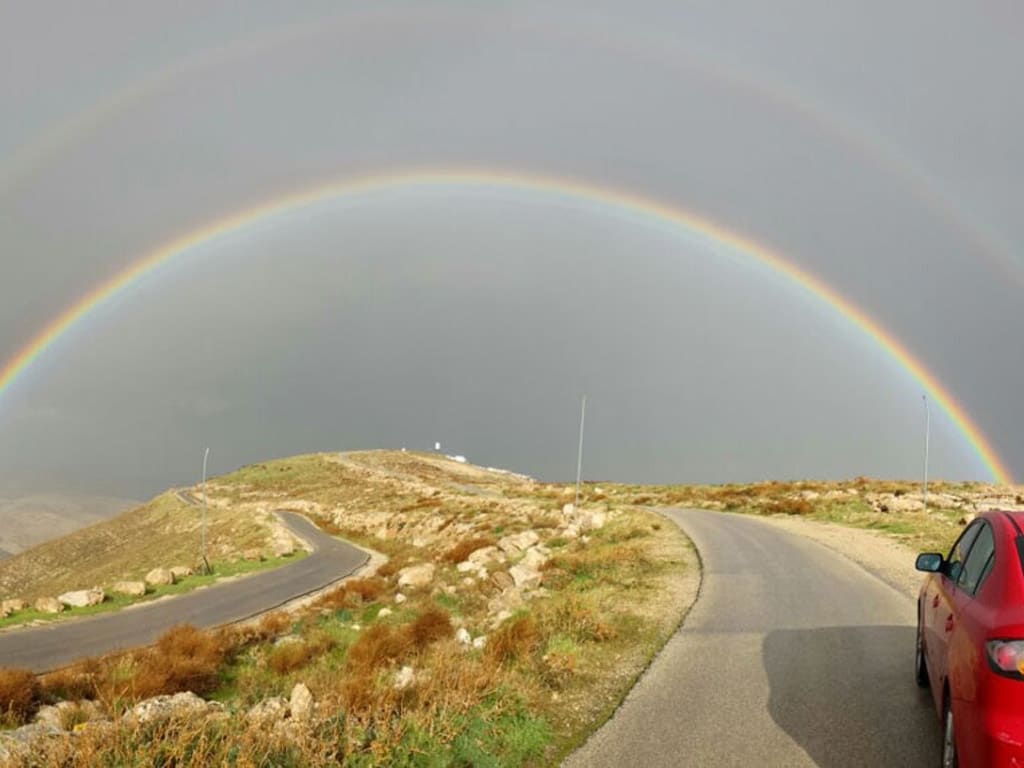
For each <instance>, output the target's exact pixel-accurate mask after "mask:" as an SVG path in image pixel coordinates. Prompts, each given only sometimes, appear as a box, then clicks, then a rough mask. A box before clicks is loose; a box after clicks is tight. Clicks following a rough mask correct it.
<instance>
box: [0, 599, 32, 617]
mask: <svg viewBox="0 0 1024 768" xmlns="http://www.w3.org/2000/svg"><path fill="white" fill-rule="evenodd" d="M26 608H28V601H27V600H22V599H21V598H19V597H12V598H9V599H7V600H4V601H3V602H0V612H2V611H6V612H8V613H17V612H18V611H24V610H25V609H26Z"/></svg>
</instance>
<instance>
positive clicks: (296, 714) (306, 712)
mask: <svg viewBox="0 0 1024 768" xmlns="http://www.w3.org/2000/svg"><path fill="white" fill-rule="evenodd" d="M289 709H290V711H291V714H292V720H296V721H298V722H300V723H305V722H308V721H309V720H310V718H312V717H313V694H312V693H310V691H309V688H307V687H306V684H305V683H296V684H295V687H294V688H292V696H291V702H290V707H289Z"/></svg>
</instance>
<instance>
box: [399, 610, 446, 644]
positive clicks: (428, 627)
mask: <svg viewBox="0 0 1024 768" xmlns="http://www.w3.org/2000/svg"><path fill="white" fill-rule="evenodd" d="M403 629H404V631H405V633H406V634H407V635H408V637H409V642H410V643H411V645H412V647H413V648H415V649H416V650H418V651H422V650H424V649H425V648H426V647H427V646H429V645H431V644H432V643H436V642H437V641H438V640H442V639H444V638H446V637H451V636H452V632H453V629H452V618H451V616H450V615H449V614H448V612H447V611H445V610H442V609H441V608H428V609H427V610H426V611H424V612H423V613H421V614H420V615H419V616H417V617H416V619H415V620H414V621H413V622H412V624H409V625H408V626H406V627H404V628H403Z"/></svg>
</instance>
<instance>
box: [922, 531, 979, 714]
mask: <svg viewBox="0 0 1024 768" xmlns="http://www.w3.org/2000/svg"><path fill="white" fill-rule="evenodd" d="M982 523H983V521H982V520H975V521H974V522H973V523H971V524H970V525H969V526H967V528H966V529H964V532H963V533H961V534H960V538H958V539H957V540H956V543H955V544H953V546H952V548H951V549H950V550H949V554H948V555H947V556H946V562H945V563H944V564H943V566H942V570H941V571H940V572H939V573H937V574H935V577H934V578H933V579H932V580H931V583H930V584H929V586H928V591H927V592H926V594H925V604H924V605H923V606H921V609H922V613H923V617H922V618H923V624H924V637H925V650H926V653H927V657H928V669H929V671H930V672H931V677H932V693H933V694H934V695H936V696H940V695H941V691H942V682H943V681H944V680H945V679H946V675H947V674H948V658H949V648H948V642H949V638H950V633H949V632H948V631H947V630H946V627H947V624H948V623H949V620H950V617H952V615H953V612H954V610H955V605H954V602H953V597H954V592H955V591H956V589H957V586H956V582H957V580H958V579H959V578H960V574H961V572H962V571H963V567H964V561H965V560H966V559H967V554H968V552H970V549H971V545H972V544H973V543H974V539H975V537H976V536H977V535H978V533H979V531H980V530H981V526H982ZM940 706H941V704H940Z"/></svg>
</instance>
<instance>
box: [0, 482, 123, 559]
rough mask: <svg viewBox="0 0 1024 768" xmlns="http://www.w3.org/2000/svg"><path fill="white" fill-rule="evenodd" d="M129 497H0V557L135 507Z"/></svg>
mask: <svg viewBox="0 0 1024 768" xmlns="http://www.w3.org/2000/svg"><path fill="white" fill-rule="evenodd" d="M138 504H139V502H137V501H133V500H131V499H119V498H114V497H109V496H73V495H66V494H59V493H46V494H35V495H31V496H19V497H17V498H12V499H4V498H0V560H3V559H4V558H7V557H10V556H12V555H16V554H18V553H19V552H22V551H24V550H26V549H28V548H29V547H34V546H35V545H36V544H41V543H42V542H44V541H49V540H50V539H58V538H60V537H62V536H67V535H68V534H69V533H71V532H72V531H77V530H78V529H79V528H84V527H85V526H87V525H92V524H93V523H98V522H100V521H101V520H107V519H108V518H111V517H114V516H115V515H119V514H121V513H122V512H124V511H125V510H127V509H130V508H132V507H134V506H138Z"/></svg>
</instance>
